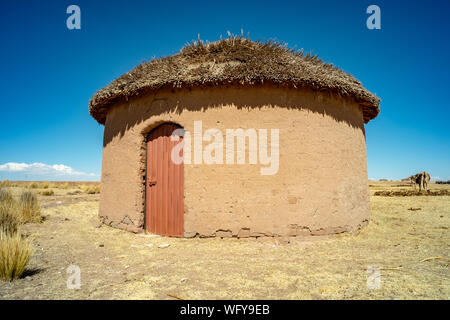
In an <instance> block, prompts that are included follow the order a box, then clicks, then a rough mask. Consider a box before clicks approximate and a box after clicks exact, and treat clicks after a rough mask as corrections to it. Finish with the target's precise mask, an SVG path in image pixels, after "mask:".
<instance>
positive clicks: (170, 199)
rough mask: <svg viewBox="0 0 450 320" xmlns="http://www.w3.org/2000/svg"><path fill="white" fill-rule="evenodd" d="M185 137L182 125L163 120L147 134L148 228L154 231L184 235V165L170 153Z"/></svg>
mask: <svg viewBox="0 0 450 320" xmlns="http://www.w3.org/2000/svg"><path fill="white" fill-rule="evenodd" d="M177 129H181V130H177ZM182 139H183V130H182V127H180V126H179V125H177V124H174V123H163V124H161V125H160V126H158V127H156V128H154V129H153V130H152V131H151V132H150V133H149V134H148V136H147V174H146V177H147V181H146V204H145V211H146V212H145V228H146V230H147V231H149V232H151V233H154V234H160V235H165V236H172V237H183V236H184V217H183V215H184V203H183V198H184V190H183V185H184V165H183V161H173V159H172V156H171V155H172V149H173V148H174V147H175V146H176V145H177V144H178V143H180V142H181V141H182ZM182 152H183V150H182V149H181V151H180V152H179V154H178V155H179V156H181V157H182V156H183V154H182ZM177 162H178V163H177Z"/></svg>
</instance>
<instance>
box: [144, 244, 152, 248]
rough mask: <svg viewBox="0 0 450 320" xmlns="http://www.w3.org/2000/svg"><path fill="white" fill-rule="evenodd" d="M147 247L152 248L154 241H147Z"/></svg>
mask: <svg viewBox="0 0 450 320" xmlns="http://www.w3.org/2000/svg"><path fill="white" fill-rule="evenodd" d="M145 246H146V247H149V248H152V247H153V243H147V244H145Z"/></svg>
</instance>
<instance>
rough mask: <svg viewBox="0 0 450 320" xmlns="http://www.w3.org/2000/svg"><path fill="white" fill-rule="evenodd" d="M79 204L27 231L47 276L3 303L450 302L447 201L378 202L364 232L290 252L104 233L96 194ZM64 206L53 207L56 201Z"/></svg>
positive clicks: (241, 242) (263, 243) (266, 245)
mask: <svg viewBox="0 0 450 320" xmlns="http://www.w3.org/2000/svg"><path fill="white" fill-rule="evenodd" d="M382 188H386V189H389V190H390V189H391V188H394V187H392V186H391V185H386V186H383V185H378V184H377V187H376V188H375V190H374V188H371V192H372V193H374V191H379V190H382ZM395 188H397V187H395ZM433 188H435V186H433ZM447 188H448V186H447ZM69 190H70V189H69ZM69 190H68V192H70V191H69ZM433 190H434V189H433ZM67 197H69V196H67ZM70 197H84V198H80V202H77V203H73V204H72V203H64V202H63V203H61V204H59V205H56V204H55V205H52V206H49V207H48V208H46V209H43V214H44V215H45V216H46V220H45V221H44V223H41V224H35V223H32V224H27V225H25V226H23V229H24V232H26V233H27V234H31V235H33V238H34V241H35V245H36V248H39V250H36V251H35V253H34V254H33V257H32V258H31V260H30V264H29V267H30V268H31V269H35V270H37V269H39V270H40V271H39V272H37V273H35V274H34V275H32V276H31V277H30V278H29V279H28V280H27V279H19V280H17V281H14V282H11V283H6V284H4V285H1V284H0V297H4V298H10V299H55V298H57V299H134V298H136V299H173V297H179V298H183V299H221V298H223V299H448V297H449V296H450V274H449V265H450V261H449V256H448V252H449V238H448V228H449V225H450V217H449V212H448V209H449V208H450V197H448V196H434V197H428V196H414V197H379V196H372V197H371V205H372V215H371V221H370V223H369V225H368V226H367V227H366V228H364V229H362V230H361V231H360V232H359V233H358V234H353V235H351V234H342V235H339V236H333V237H309V238H302V239H300V238H294V239H292V240H291V243H290V244H283V242H282V241H278V240H277V239H272V238H263V239H176V238H165V237H160V236H152V235H149V236H145V235H144V236H142V235H135V234H132V233H128V232H125V231H123V230H118V229H113V228H110V227H107V226H101V227H99V224H98V219H97V214H98V202H97V201H86V199H90V197H94V195H86V194H84V195H74V196H70ZM58 199H59V198H55V200H52V201H54V202H53V203H56V202H57V201H60V200H58ZM83 199H84V200H83ZM92 199H95V198H92ZM50 200H51V199H47V201H50ZM410 208H414V209H417V208H420V209H421V210H410ZM167 245H169V246H167ZM73 264H74V265H78V266H79V267H80V268H81V289H80V290H69V289H67V287H66V282H67V277H68V275H67V274H66V269H67V267H68V266H69V265H73ZM371 266H373V267H376V268H378V269H379V270H380V272H381V287H380V288H379V289H369V288H368V286H367V281H368V277H369V275H370V274H369V273H368V271H367V270H368V269H369V268H371Z"/></svg>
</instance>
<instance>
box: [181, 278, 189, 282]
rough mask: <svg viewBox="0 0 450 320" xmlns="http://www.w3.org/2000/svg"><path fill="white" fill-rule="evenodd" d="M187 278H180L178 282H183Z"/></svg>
mask: <svg viewBox="0 0 450 320" xmlns="http://www.w3.org/2000/svg"><path fill="white" fill-rule="evenodd" d="M186 280H188V278H181V280H180V282H185V281H186Z"/></svg>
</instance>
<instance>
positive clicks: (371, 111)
mask: <svg viewBox="0 0 450 320" xmlns="http://www.w3.org/2000/svg"><path fill="white" fill-rule="evenodd" d="M261 84H271V85H276V86H285V87H290V88H302V87H303V88H311V89H313V90H320V91H328V92H331V93H334V94H336V95H339V96H341V97H351V98H353V99H354V100H355V101H356V102H358V103H359V104H360V106H361V108H362V110H363V114H364V121H365V122H366V123H367V122H368V121H369V120H371V119H373V118H375V117H376V116H377V115H378V113H379V111H380V109H379V102H380V99H379V98H378V97H376V96H375V95H373V94H372V93H370V92H369V91H367V90H366V89H365V88H363V87H362V85H361V83H360V82H359V81H358V80H356V79H355V78H354V77H353V76H351V75H349V74H347V73H345V72H344V71H342V70H340V69H338V68H336V67H334V66H333V65H331V64H326V63H324V62H322V61H321V60H320V59H318V58H317V56H312V55H310V54H304V53H303V51H302V50H300V51H296V50H294V49H289V48H287V46H286V45H285V44H283V43H280V42H275V41H267V42H255V41H252V40H250V39H246V38H243V37H242V36H240V37H236V36H230V37H229V38H228V39H223V40H220V41H216V42H212V43H204V42H202V41H201V40H199V41H196V42H194V41H193V42H192V43H190V44H188V45H186V46H185V47H184V48H183V49H182V50H181V51H180V52H179V53H178V54H176V55H173V56H170V57H165V58H161V59H155V60H152V61H149V62H146V63H142V64H140V65H138V66H137V67H136V68H134V69H133V70H131V71H130V72H128V73H126V74H124V75H122V76H121V77H120V78H118V79H116V80H114V81H113V82H112V83H110V84H109V85H108V86H106V87H105V88H103V89H102V90H100V91H98V92H97V93H96V94H95V95H94V96H93V97H92V99H91V101H90V104H89V112H90V114H91V115H92V116H93V117H94V118H95V119H96V120H97V121H98V122H99V123H101V124H104V123H105V119H106V114H107V112H108V109H109V107H110V106H111V105H112V104H114V103H115V102H118V101H124V100H128V99H129V98H131V97H134V96H138V95H141V94H144V93H147V92H150V91H154V90H158V89H161V88H168V87H169V88H172V87H175V88H181V87H183V88H192V87H199V86H217V85H238V86H255V85H261Z"/></svg>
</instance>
